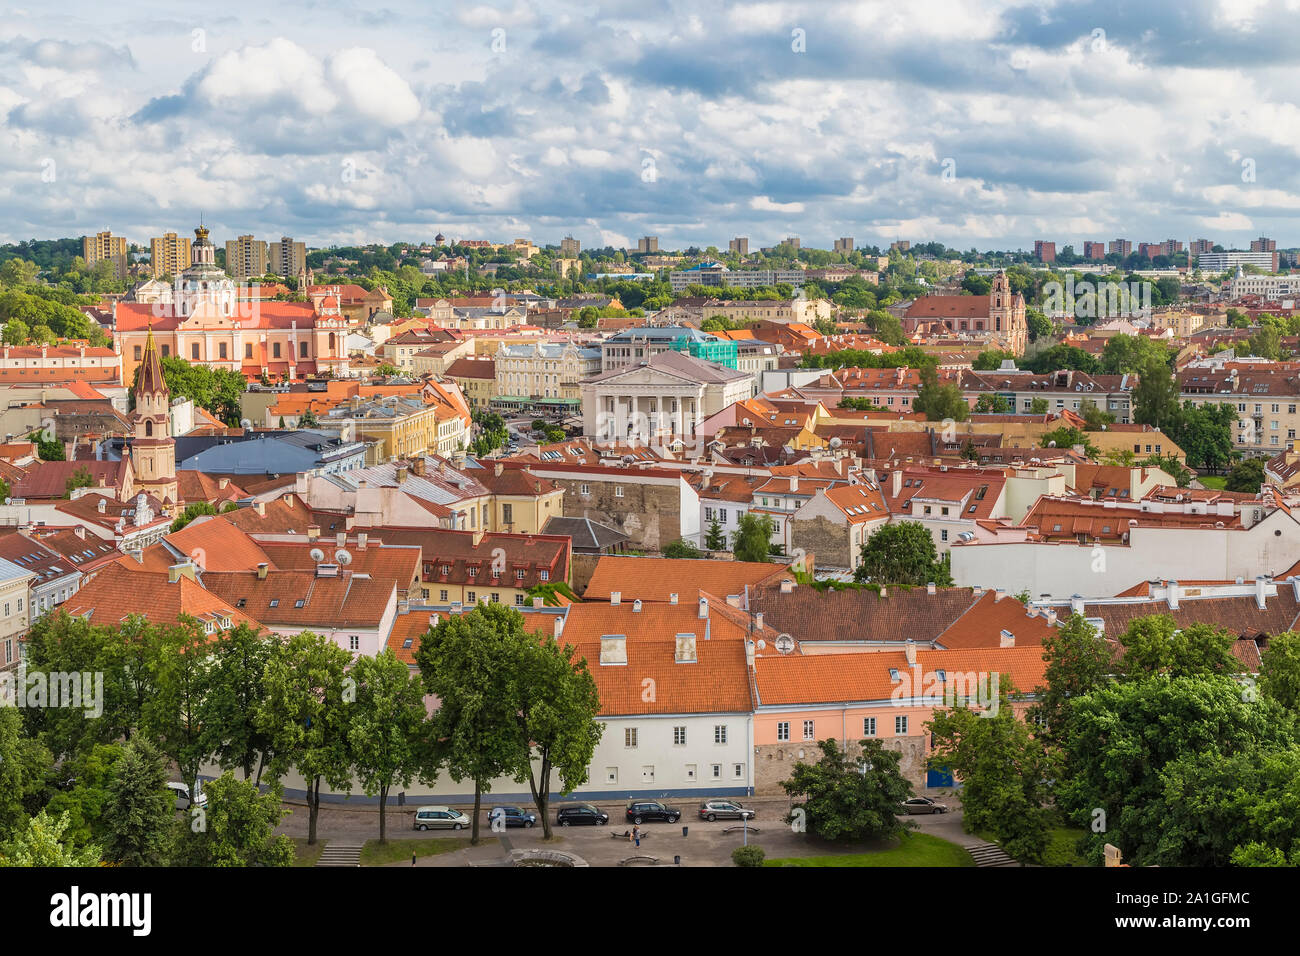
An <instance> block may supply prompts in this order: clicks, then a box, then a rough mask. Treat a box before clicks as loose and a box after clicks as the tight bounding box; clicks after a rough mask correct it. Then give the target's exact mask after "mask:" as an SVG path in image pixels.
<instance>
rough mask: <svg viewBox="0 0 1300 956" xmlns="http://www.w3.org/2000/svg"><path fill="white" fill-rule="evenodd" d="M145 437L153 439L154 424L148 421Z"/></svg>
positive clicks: (146, 421)
mask: <svg viewBox="0 0 1300 956" xmlns="http://www.w3.org/2000/svg"><path fill="white" fill-rule="evenodd" d="M144 437H145V438H153V422H151V421H148V420H147V419H146V420H145V423H144Z"/></svg>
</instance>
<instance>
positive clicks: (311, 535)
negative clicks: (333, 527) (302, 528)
mask: <svg viewBox="0 0 1300 956" xmlns="http://www.w3.org/2000/svg"><path fill="white" fill-rule="evenodd" d="M319 537H320V525H318V524H309V525H307V540H308V541H315V540H316V539H317V538H319Z"/></svg>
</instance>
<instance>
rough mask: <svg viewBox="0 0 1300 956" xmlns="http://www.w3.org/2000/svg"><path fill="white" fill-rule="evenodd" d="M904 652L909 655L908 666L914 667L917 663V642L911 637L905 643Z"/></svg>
mask: <svg viewBox="0 0 1300 956" xmlns="http://www.w3.org/2000/svg"><path fill="white" fill-rule="evenodd" d="M903 653H904V654H906V655H907V666H908V667H914V666H915V665H916V642H915V641H912V640H910V639H909V640H908V641H907V642H906V643H905V644H904V645H903Z"/></svg>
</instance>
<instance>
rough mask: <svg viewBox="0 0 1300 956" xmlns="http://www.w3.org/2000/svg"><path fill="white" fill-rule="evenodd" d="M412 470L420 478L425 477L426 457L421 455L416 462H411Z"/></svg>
mask: <svg viewBox="0 0 1300 956" xmlns="http://www.w3.org/2000/svg"><path fill="white" fill-rule="evenodd" d="M411 469H412V470H413V471H414V472H415V474H416V475H417V476H418V477H420V478H423V477H424V456H423V455H421V456H420V457H418V458H416V459H415V460H414V461H412V462H411Z"/></svg>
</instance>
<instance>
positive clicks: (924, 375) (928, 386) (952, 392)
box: [912, 366, 970, 422]
mask: <svg viewBox="0 0 1300 956" xmlns="http://www.w3.org/2000/svg"><path fill="white" fill-rule="evenodd" d="M920 375H921V386H920V388H918V389H917V392H916V397H915V398H914V399H912V411H914V412H920V413H921V414H922V415H924V416H925V418H926V421H931V422H939V421H949V420H951V421H955V422H964V421H965V420H966V419H967V418H969V417H970V403H969V402H967V401H966V399H965V398H964V397H963V396H962V393H961V389H960V388H958V387H957V386H956V385H955V384H954V383H952V382H948V383H946V384H943V385H941V384H939V375H938V372H936V371H935V369H934V366H927V367H926V368H923V369H921V373H920Z"/></svg>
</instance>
